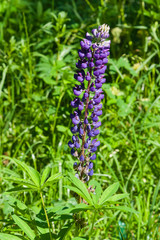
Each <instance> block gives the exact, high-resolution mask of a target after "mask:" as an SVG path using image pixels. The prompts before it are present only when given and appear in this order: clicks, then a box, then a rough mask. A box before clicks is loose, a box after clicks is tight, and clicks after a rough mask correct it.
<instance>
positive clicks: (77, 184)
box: [69, 173, 93, 205]
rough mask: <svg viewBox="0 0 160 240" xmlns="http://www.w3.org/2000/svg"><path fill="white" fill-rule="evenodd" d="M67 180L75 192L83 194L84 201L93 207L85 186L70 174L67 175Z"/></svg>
mask: <svg viewBox="0 0 160 240" xmlns="http://www.w3.org/2000/svg"><path fill="white" fill-rule="evenodd" d="M69 180H70V181H71V182H72V183H73V184H74V186H75V188H76V189H77V191H80V192H81V194H83V196H84V199H85V200H86V201H87V202H88V203H89V204H90V205H93V201H92V198H91V196H90V194H89V192H88V190H87V188H86V186H85V184H84V183H82V182H81V181H80V180H79V179H78V178H76V177H75V176H74V175H72V174H71V173H69Z"/></svg>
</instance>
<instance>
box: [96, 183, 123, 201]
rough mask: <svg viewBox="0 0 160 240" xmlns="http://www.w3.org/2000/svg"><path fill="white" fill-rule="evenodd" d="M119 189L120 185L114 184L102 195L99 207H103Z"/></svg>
mask: <svg viewBox="0 0 160 240" xmlns="http://www.w3.org/2000/svg"><path fill="white" fill-rule="evenodd" d="M118 188H119V183H118V182H117V183H113V184H112V185H110V186H109V187H108V188H107V189H106V190H105V191H104V192H103V194H102V196H101V198H100V200H99V205H102V204H103V203H104V202H105V201H106V200H107V199H108V198H109V197H111V196H112V195H113V194H114V193H115V192H116V191H117V190H118Z"/></svg>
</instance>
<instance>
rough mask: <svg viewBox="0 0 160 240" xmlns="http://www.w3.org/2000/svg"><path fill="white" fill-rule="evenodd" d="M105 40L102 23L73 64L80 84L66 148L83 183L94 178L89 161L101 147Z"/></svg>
mask: <svg viewBox="0 0 160 240" xmlns="http://www.w3.org/2000/svg"><path fill="white" fill-rule="evenodd" d="M108 37H109V26H108V25H106V24H103V25H101V26H99V27H98V29H93V30H92V35H90V34H89V33H86V38H85V39H83V40H82V41H81V42H80V45H81V49H79V50H78V55H79V58H80V59H79V60H78V62H77V63H76V67H77V69H78V70H77V73H76V74H74V78H75V79H76V80H77V81H78V82H79V84H76V85H75V87H74V88H73V93H74V95H75V96H76V97H75V99H74V100H73V101H71V106H72V107H73V108H75V110H74V112H73V114H71V115H70V117H71V119H72V123H73V125H74V126H73V127H71V132H72V133H73V136H72V141H69V143H68V145H69V147H70V148H71V154H72V155H73V156H74V157H76V158H77V159H78V161H76V162H75V163H74V169H75V171H76V176H77V177H78V178H79V179H80V180H81V181H83V182H86V181H88V180H89V178H90V177H91V176H92V175H93V162H92V161H94V160H95V159H96V153H95V152H96V151H97V148H98V147H99V145H100V141H98V139H97V136H98V134H99V133H100V131H99V129H98V128H99V127H100V126H101V122H100V121H99V116H101V115H102V103H101V100H102V99H103V98H104V94H103V90H102V85H103V83H105V82H106V79H105V76H104V73H105V71H106V69H107V66H106V63H108V59H107V57H108V55H109V49H110V40H108V41H106V38H108ZM80 95H81V97H80Z"/></svg>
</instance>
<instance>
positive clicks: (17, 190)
mask: <svg viewBox="0 0 160 240" xmlns="http://www.w3.org/2000/svg"><path fill="white" fill-rule="evenodd" d="M28 191H37V188H27V187H21V186H20V187H14V188H11V189H9V190H7V191H6V192H5V193H3V194H8V193H13V192H28Z"/></svg>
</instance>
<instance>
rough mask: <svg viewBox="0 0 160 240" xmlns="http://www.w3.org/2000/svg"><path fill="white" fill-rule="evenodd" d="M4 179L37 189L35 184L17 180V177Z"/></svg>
mask: <svg viewBox="0 0 160 240" xmlns="http://www.w3.org/2000/svg"><path fill="white" fill-rule="evenodd" d="M4 179H6V180H8V181H10V182H14V183H18V184H20V185H26V186H27V187H30V188H32V187H33V188H36V185H35V184H33V182H31V181H29V180H24V179H21V178H15V177H4Z"/></svg>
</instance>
